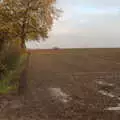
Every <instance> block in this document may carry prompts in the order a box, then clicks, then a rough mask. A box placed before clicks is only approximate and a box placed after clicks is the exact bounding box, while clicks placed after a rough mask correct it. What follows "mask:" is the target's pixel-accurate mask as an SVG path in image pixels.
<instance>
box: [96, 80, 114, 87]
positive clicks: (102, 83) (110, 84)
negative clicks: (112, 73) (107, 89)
mask: <svg viewBox="0 0 120 120" xmlns="http://www.w3.org/2000/svg"><path fill="white" fill-rule="evenodd" d="M96 83H97V84H99V85H105V86H111V87H112V86H114V84H112V83H107V82H103V81H97V82H96Z"/></svg>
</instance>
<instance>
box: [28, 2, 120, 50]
mask: <svg viewBox="0 0 120 120" xmlns="http://www.w3.org/2000/svg"><path fill="white" fill-rule="evenodd" d="M57 7H58V8H61V9H62V10H63V11H64V12H63V13H62V14H61V17H60V18H59V20H58V21H57V22H56V23H55V24H54V26H53V29H52V31H51V32H50V33H49V38H48V39H47V40H46V41H45V42H42V41H41V42H40V43H35V42H34V43H33V42H31V43H29V44H27V46H28V47H29V48H52V47H54V46H58V47H61V48H71V47H72V48H76V47H77V48H81V47H82V48H83V47H120V0H57Z"/></svg>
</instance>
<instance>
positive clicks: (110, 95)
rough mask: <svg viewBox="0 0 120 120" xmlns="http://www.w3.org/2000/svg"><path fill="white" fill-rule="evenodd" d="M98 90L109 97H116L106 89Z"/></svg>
mask: <svg viewBox="0 0 120 120" xmlns="http://www.w3.org/2000/svg"><path fill="white" fill-rule="evenodd" d="M98 92H99V93H101V94H102V95H105V96H108V97H111V98H113V97H116V96H115V95H113V94H112V93H109V92H106V91H103V90H100V91H98Z"/></svg>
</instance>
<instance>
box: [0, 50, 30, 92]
mask: <svg viewBox="0 0 120 120" xmlns="http://www.w3.org/2000/svg"><path fill="white" fill-rule="evenodd" d="M27 56H28V54H27V53H26V52H21V53H20V54H17V53H12V54H11V56H10V55H9V56H7V59H6V60H5V61H4V63H5V64H6V67H7V72H6V73H5V74H4V75H3V76H2V79H1V80H0V94H8V93H10V92H15V91H16V90H17V89H18V86H19V79H20V74H21V72H22V71H23V69H24V67H25V61H26V59H27Z"/></svg>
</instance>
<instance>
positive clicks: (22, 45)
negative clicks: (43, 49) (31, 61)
mask: <svg viewBox="0 0 120 120" xmlns="http://www.w3.org/2000/svg"><path fill="white" fill-rule="evenodd" d="M20 47H21V48H23V49H25V48H26V46H25V40H24V38H22V39H21V44H20Z"/></svg>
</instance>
